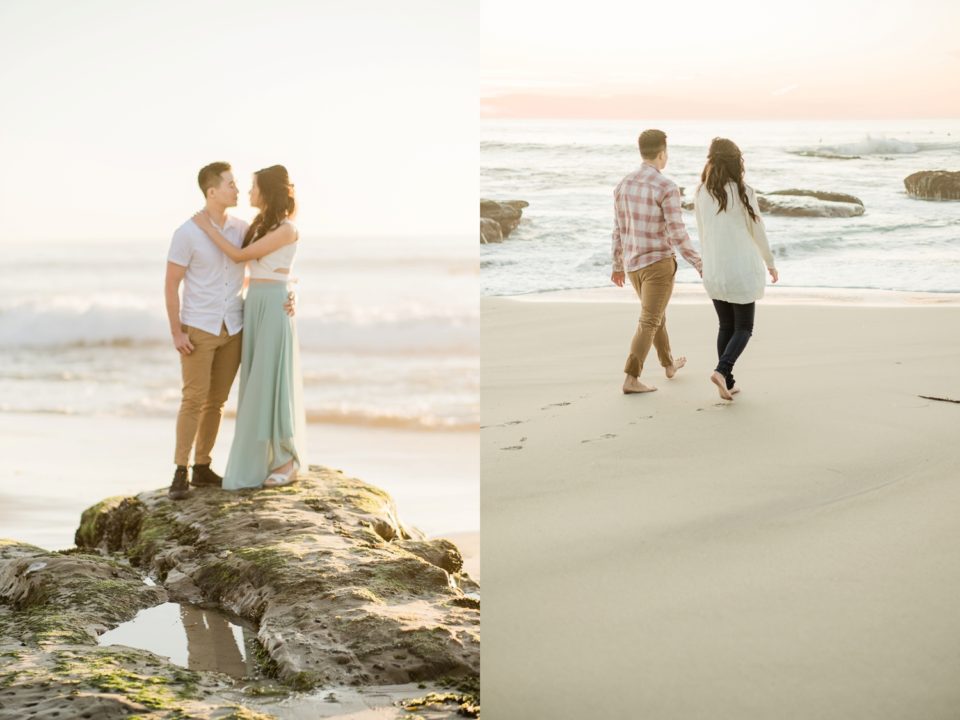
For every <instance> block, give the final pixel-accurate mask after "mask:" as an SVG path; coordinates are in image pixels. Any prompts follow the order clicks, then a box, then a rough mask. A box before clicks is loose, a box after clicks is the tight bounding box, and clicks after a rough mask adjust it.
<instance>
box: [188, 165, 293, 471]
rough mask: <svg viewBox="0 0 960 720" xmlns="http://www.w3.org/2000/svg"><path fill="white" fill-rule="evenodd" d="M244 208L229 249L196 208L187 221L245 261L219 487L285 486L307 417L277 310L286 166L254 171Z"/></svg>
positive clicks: (286, 219)
mask: <svg viewBox="0 0 960 720" xmlns="http://www.w3.org/2000/svg"><path fill="white" fill-rule="evenodd" d="M250 205H251V206H253V207H255V208H257V209H258V210H259V211H260V212H259V213H258V214H257V216H256V218H254V220H253V223H252V224H251V225H250V229H249V230H247V234H246V236H245V237H244V240H243V245H242V246H241V247H239V248H238V247H236V246H235V245H233V244H231V243H230V241H229V240H227V239H226V238H225V237H224V236H223V235H221V234H220V232H219V230H217V228H216V226H215V225H214V224H213V223H212V222H211V221H210V218H209V217H207V215H206V214H205V213H203V212H199V213H197V214H196V215H195V216H194V222H196V223H197V225H198V226H199V227H200V228H201V229H202V230H203V231H204V232H205V233H206V234H207V235H208V236H209V237H210V239H211V240H212V241H213V242H214V243H216V245H217V247H219V248H220V249H221V250H222V251H223V252H224V254H226V255H227V257H229V258H230V259H231V260H233V261H234V262H238V263H239V262H245V263H247V268H248V270H249V274H250V286H249V288H248V290H247V296H246V299H245V300H244V304H243V350H242V357H241V361H240V398H239V402H238V405H237V424H236V432H235V434H234V437H233V445H232V446H231V448H230V459H229V460H228V461H227V469H226V471H225V472H224V474H223V488H224V489H226V490H241V489H244V488H257V487H261V486H266V487H277V486H279V485H288V484H289V483H291V482H293V481H294V480H295V479H296V476H297V470H299V469H300V468H301V467H302V466H303V462H304V460H303V458H304V452H305V442H304V440H305V437H306V417H305V415H304V410H303V377H302V375H301V373H300V344H299V342H298V341H297V328H296V324H295V321H294V319H293V318H292V317H289V316H288V315H287V313H286V311H285V310H284V307H283V306H284V303H286V302H287V299H288V297H289V295H290V294H291V293H290V292H289V289H288V288H289V287H290V283H291V282H292V281H293V278H292V277H291V275H290V272H291V270H292V268H293V258H294V255H295V254H296V252H297V245H298V242H297V241H298V233H297V229H296V227H295V226H294V225H293V223H292V222H290V218H291V217H292V216H293V215H294V212H295V210H296V201H295V200H294V196H293V185H292V184H291V183H290V178H289V176H288V174H287V170H286V168H284V167H283V166H282V165H273V166H271V167H268V168H264V169H263V170H259V171H257V172H256V173H254V175H253V186H252V187H251V189H250Z"/></svg>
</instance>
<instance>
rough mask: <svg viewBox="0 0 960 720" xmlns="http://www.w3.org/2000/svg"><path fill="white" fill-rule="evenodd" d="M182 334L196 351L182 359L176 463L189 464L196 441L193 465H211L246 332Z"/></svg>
mask: <svg viewBox="0 0 960 720" xmlns="http://www.w3.org/2000/svg"><path fill="white" fill-rule="evenodd" d="M183 331H184V332H185V333H187V337H189V338H190V342H191V343H192V344H193V352H192V353H190V354H189V355H181V356H180V367H181V370H182V373H183V399H182V400H181V402H180V414H179V415H177V449H176V452H175V453H174V458H173V461H174V462H175V463H176V464H177V465H188V464H189V462H190V450H191V449H192V448H193V444H194V440H196V444H197V449H196V452H195V454H194V462H195V463H197V464H198V465H205V464H207V463H209V462H210V451H211V450H213V444H214V442H216V440H217V431H218V430H219V429H220V418H221V416H222V415H223V405H224V403H225V402H226V401H227V396H228V395H229V394H230V387H231V386H232V385H233V379H234V378H235V377H236V376H237V369H238V368H239V367H240V354H241V351H242V349H243V333H242V332H239V333H237V334H236V335H229V334H228V333H227V327H226V325H223V326H221V328H220V334H219V335H211V334H210V333H208V332H204V331H203V330H199V329H197V328H195V327H189V326H184V327H183Z"/></svg>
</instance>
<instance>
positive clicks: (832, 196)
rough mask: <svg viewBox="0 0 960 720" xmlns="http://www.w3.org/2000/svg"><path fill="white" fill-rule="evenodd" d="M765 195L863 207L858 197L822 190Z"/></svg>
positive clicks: (788, 191)
mask: <svg viewBox="0 0 960 720" xmlns="http://www.w3.org/2000/svg"><path fill="white" fill-rule="evenodd" d="M763 194H764V195H765V196H767V197H769V196H771V195H787V196H793V197H811V198H816V199H817V200H824V201H826V202H838V203H852V204H854V205H859V206H860V207H863V200H861V199H860V198H858V197H856V196H855V195H847V194H846V193H838V192H824V191H822V190H773V191H772V192H768V193H763Z"/></svg>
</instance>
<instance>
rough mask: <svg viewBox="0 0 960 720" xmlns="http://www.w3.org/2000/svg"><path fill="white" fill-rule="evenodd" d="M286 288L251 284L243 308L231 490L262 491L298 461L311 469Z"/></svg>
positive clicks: (227, 477) (226, 478)
mask: <svg viewBox="0 0 960 720" xmlns="http://www.w3.org/2000/svg"><path fill="white" fill-rule="evenodd" d="M286 302H287V285H286V283H280V282H277V283H251V284H250V287H249V290H247V299H246V300H245V301H244V304H243V351H242V352H243V354H242V357H241V360H240V396H239V400H238V403H237V424H236V431H235V433H234V437H233V445H232V446H231V448H230V459H229V460H227V469H226V471H225V472H224V474H223V487H224V489H225V490H241V489H243V488H257V487H261V486H262V485H263V481H264V480H266V478H267V475H269V474H270V471H271V470H273V469H275V468H278V467H281V466H282V465H284V464H286V463H287V462H288V461H290V460H293V461H294V463H296V465H297V466H298V467H305V465H304V453H305V450H306V444H305V439H306V434H307V433H306V430H307V426H306V415H305V413H304V408H303V376H302V375H301V373H300V343H299V341H298V340H297V327H296V322H295V320H294V318H292V317H290V316H288V315H287V312H286V310H284V308H283V306H284V303H286Z"/></svg>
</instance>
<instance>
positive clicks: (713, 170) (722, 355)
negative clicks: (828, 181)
mask: <svg viewBox="0 0 960 720" xmlns="http://www.w3.org/2000/svg"><path fill="white" fill-rule="evenodd" d="M700 179H701V184H700V186H699V187H698V188H697V194H696V198H695V201H694V204H695V208H696V216H697V229H698V230H699V233H700V252H701V255H702V257H703V286H704V288H705V289H706V291H707V295H708V296H710V299H711V300H713V306H714V308H716V311H717V318H718V319H719V321H720V330H719V332H718V334H717V356H718V358H719V360H718V362H717V367H716V369H715V370H714V372H713V374H712V375H711V376H710V381H711V382H712V383H713V384H714V385H716V386H717V388H718V390H719V391H720V397H722V398H723V399H724V400H733V396H734V395H735V394H736V393H738V392H740V388H738V387H737V385H736V383H735V382H734V379H733V366H734V363H736V361H737V358H739V357H740V354H741V353H742V352H743V350H744V348H746V346H747V342H748V341H749V340H750V336H751V335H752V334H753V318H754V311H755V307H756V306H755V304H754V303H755V302H756V301H757V300H759V299H760V298H762V297H763V288H764V285H765V284H766V273H765V272H764V266H766V272H769V273H770V277H771V278H772V279H773V282H777V280H778V274H777V268H776V267H775V266H774V262H773V254H772V253H771V252H770V245H769V243H768V242H767V232H766V229H765V228H764V225H763V220H762V219H761V217H760V208H759V207H758V205H757V196H756V193H755V192H754V191H753V188H751V187H750V186H749V185H746V184H745V183H744V182H743V155H742V154H741V152H740V148H738V147H737V146H736V145H735V144H734V143H733V141H731V140H727V139H725V138H714V140H713V142H712V143H710V151H709V152H708V153H707V164H706V166H705V167H704V168H703V174H702V175H701V176H700Z"/></svg>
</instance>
